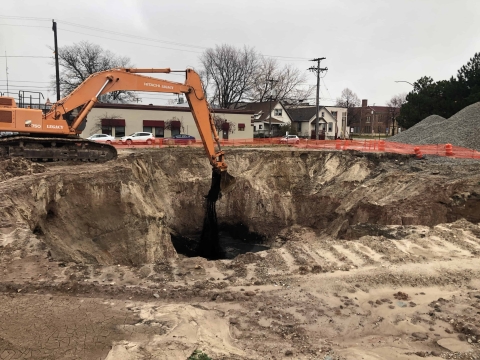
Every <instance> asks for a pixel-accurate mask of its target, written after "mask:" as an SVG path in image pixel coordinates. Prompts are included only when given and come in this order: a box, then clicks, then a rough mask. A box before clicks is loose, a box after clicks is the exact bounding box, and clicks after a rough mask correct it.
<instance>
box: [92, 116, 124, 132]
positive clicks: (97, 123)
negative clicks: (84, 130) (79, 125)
mask: <svg viewBox="0 0 480 360" xmlns="http://www.w3.org/2000/svg"><path fill="white" fill-rule="evenodd" d="M121 118H122V116H120V115H117V114H109V113H108V112H105V113H103V114H102V115H99V116H97V117H95V119H94V123H93V127H92V130H90V135H94V134H96V133H99V132H101V131H102V120H103V119H121Z"/></svg>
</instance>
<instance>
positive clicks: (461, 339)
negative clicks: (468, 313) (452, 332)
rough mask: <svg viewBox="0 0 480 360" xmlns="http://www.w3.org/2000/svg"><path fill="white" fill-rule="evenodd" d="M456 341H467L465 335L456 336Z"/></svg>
mask: <svg viewBox="0 0 480 360" xmlns="http://www.w3.org/2000/svg"><path fill="white" fill-rule="evenodd" d="M458 340H460V341H465V340H467V337H466V336H465V334H458Z"/></svg>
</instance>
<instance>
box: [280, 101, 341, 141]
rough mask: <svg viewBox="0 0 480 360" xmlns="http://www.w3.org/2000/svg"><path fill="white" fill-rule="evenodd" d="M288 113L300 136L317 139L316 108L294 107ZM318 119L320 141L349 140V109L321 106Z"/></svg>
mask: <svg viewBox="0 0 480 360" xmlns="http://www.w3.org/2000/svg"><path fill="white" fill-rule="evenodd" d="M287 111H288V114H289V115H290V118H291V121H292V122H293V123H294V124H296V130H297V133H298V135H299V136H301V137H308V138H315V137H316V136H315V120H316V113H317V111H316V107H315V106H303V107H295V108H293V107H292V108H288V109H287ZM318 118H319V138H320V139H327V140H328V139H336V138H342V139H345V138H348V129H347V108H344V107H339V106H320V107H319V111H318Z"/></svg>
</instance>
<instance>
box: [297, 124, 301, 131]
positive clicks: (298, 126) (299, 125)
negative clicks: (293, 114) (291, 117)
mask: <svg viewBox="0 0 480 360" xmlns="http://www.w3.org/2000/svg"><path fill="white" fill-rule="evenodd" d="M297 131H298V132H300V131H302V123H301V122H298V123H297Z"/></svg>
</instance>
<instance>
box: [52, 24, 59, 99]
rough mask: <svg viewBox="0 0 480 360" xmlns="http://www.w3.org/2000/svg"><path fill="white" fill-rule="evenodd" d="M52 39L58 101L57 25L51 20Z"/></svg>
mask: <svg viewBox="0 0 480 360" xmlns="http://www.w3.org/2000/svg"><path fill="white" fill-rule="evenodd" d="M52 23H53V24H52V30H53V38H54V42H55V80H56V83H57V101H59V100H60V68H59V66H58V43H57V23H56V22H55V20H54V19H52Z"/></svg>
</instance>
